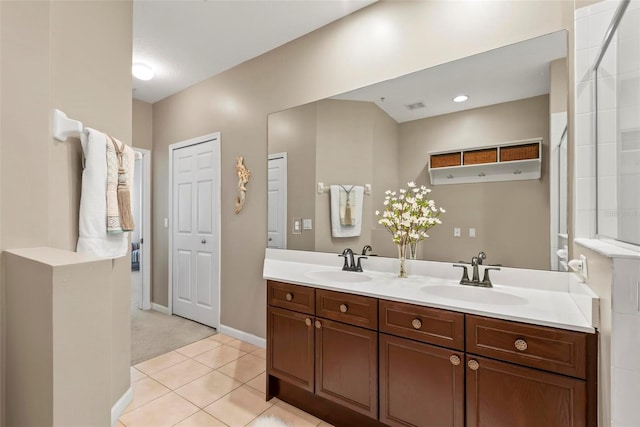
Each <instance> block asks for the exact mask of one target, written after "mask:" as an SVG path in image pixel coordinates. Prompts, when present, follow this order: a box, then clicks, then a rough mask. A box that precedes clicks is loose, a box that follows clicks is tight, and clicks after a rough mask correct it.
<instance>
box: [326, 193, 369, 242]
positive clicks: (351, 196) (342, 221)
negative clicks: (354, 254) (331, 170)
mask: <svg viewBox="0 0 640 427" xmlns="http://www.w3.org/2000/svg"><path fill="white" fill-rule="evenodd" d="M363 196H364V187H362V186H359V185H346V184H345V185H332V186H331V235H332V236H333V237H355V236H359V235H360V232H361V230H362V201H363ZM347 201H348V202H349V203H347ZM349 211H350V212H349ZM349 214H350V215H349Z"/></svg>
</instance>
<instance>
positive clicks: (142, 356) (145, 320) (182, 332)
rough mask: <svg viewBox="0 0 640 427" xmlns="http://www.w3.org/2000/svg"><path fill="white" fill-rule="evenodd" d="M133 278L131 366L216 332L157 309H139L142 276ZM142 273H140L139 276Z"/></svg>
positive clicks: (133, 276)
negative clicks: (138, 297) (138, 299)
mask: <svg viewBox="0 0 640 427" xmlns="http://www.w3.org/2000/svg"><path fill="white" fill-rule="evenodd" d="M132 273H134V274H132V275H131V289H132V298H131V299H132V302H131V365H132V366H133V365H136V364H138V363H140V362H143V361H145V360H147V359H151V358H153V357H156V356H159V355H161V354H164V353H167V352H169V351H172V350H175V349H176V348H180V347H183V346H185V345H187V344H191V343H193V342H196V341H199V340H201V339H203V338H206V337H208V336H211V335H213V334H215V333H216V330H215V329H213V328H210V327H208V326H205V325H202V324H200V323H196V322H192V321H191V320H187V319H185V318H182V317H179V316H168V315H166V314H162V313H160V312H157V311H155V310H139V309H138V308H137V302H136V300H135V298H136V295H137V294H136V293H137V292H138V289H140V287H139V284H138V282H139V280H140V275H139V272H132ZM135 273H138V274H135Z"/></svg>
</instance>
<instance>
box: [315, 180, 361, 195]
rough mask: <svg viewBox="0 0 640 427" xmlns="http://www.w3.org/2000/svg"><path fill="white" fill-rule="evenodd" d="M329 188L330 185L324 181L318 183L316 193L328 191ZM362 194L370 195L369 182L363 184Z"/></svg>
mask: <svg viewBox="0 0 640 427" xmlns="http://www.w3.org/2000/svg"><path fill="white" fill-rule="evenodd" d="M330 190H331V186H330V185H324V182H319V183H318V194H323V193H328V192H329V191H330ZM364 194H366V195H367V196H370V195H371V184H365V185H364Z"/></svg>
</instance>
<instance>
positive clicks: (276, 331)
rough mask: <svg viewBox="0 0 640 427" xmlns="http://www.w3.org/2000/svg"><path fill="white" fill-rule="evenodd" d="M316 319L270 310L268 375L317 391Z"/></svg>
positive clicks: (268, 323)
mask: <svg viewBox="0 0 640 427" xmlns="http://www.w3.org/2000/svg"><path fill="white" fill-rule="evenodd" d="M313 337H314V328H313V318H312V317H311V316H308V315H306V314H301V313H296V312H293V311H289V310H282V309H279V308H273V307H268V309H267V349H268V352H267V373H268V374H269V375H273V376H274V377H278V378H280V379H281V380H284V381H288V382H290V383H292V384H295V385H297V386H298V387H300V388H303V389H305V390H308V391H311V392H313V385H314V381H313V378H314V377H313V376H314V370H313V358H314V354H313V346H314V340H313Z"/></svg>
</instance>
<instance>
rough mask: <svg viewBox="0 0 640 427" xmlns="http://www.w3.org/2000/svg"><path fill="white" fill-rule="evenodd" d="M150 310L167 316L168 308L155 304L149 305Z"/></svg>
mask: <svg viewBox="0 0 640 427" xmlns="http://www.w3.org/2000/svg"><path fill="white" fill-rule="evenodd" d="M151 310H155V311H159V312H160V313H162V314H169V307H165V306H164V305H160V304H156V303H155V302H152V303H151Z"/></svg>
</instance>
